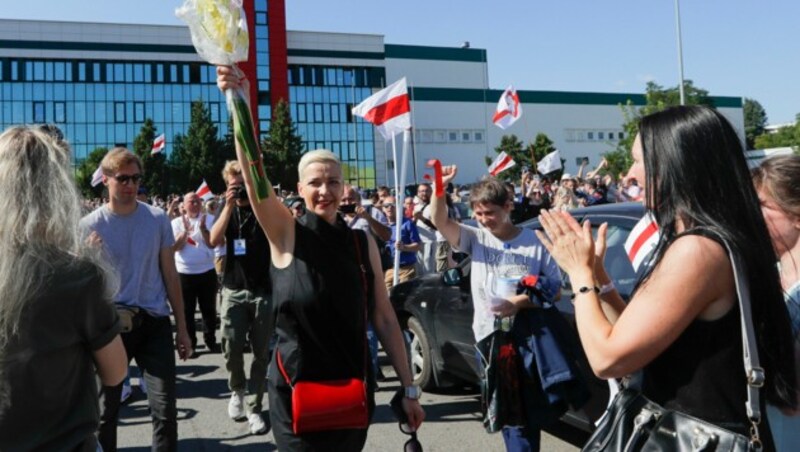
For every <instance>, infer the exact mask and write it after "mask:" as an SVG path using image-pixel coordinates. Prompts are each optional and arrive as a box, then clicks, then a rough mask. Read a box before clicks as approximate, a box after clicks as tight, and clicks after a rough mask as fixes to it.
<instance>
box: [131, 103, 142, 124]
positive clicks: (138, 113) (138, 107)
mask: <svg viewBox="0 0 800 452" xmlns="http://www.w3.org/2000/svg"><path fill="white" fill-rule="evenodd" d="M133 120H134V121H136V122H137V123H142V122H144V102H134V103H133Z"/></svg>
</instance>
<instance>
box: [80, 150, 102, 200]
mask: <svg viewBox="0 0 800 452" xmlns="http://www.w3.org/2000/svg"><path fill="white" fill-rule="evenodd" d="M107 152H108V149H107V148H96V149H95V150H93V151H92V152H90V153H89V155H88V156H86V159H85V160H84V161H83V162H81V164H80V165H78V167H77V168H76V169H75V183H76V184H78V190H80V192H81V194H82V195H83V196H84V197H85V198H94V197H95V196H97V195H98V194H99V192H100V191H101V190H102V187H100V186H98V187H92V175H93V174H94V172H95V171H96V170H97V167H99V166H100V162H101V161H102V160H103V157H105V156H106V153H107Z"/></svg>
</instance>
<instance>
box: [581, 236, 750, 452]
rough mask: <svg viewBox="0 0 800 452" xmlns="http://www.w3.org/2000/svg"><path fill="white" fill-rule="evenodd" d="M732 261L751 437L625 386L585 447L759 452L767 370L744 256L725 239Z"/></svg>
mask: <svg viewBox="0 0 800 452" xmlns="http://www.w3.org/2000/svg"><path fill="white" fill-rule="evenodd" d="M723 243H724V245H725V248H726V249H727V251H728V256H730V259H731V264H732V265H733V275H734V281H735V282H736V294H737V296H738V298H739V308H740V309H739V311H740V312H741V323H742V343H743V349H744V365H745V375H747V402H746V407H747V416H748V419H749V421H750V424H751V428H750V437H749V438H748V437H747V436H745V435H742V434H741V433H735V432H732V431H730V430H727V429H724V428H722V427H719V426H716V425H714V424H712V423H710V422H706V421H703V420H701V419H698V418H696V417H693V416H690V415H688V414H686V413H682V412H680V411H675V410H668V409H665V408H663V407H661V406H660V405H658V404H657V403H655V402H653V401H651V400H649V399H647V397H645V396H643V395H642V394H641V393H640V392H639V391H637V390H635V389H631V388H626V389H623V390H622V391H620V392H619V393H618V394H617V395H616V397H615V398H614V400H613V401H612V403H611V405H609V407H608V409H607V410H606V413H605V414H604V415H603V418H602V419H601V421H600V424H599V425H598V426H597V428H596V429H595V431H594V433H593V434H592V436H591V438H589V441H588V442H587V443H586V445H585V446H583V449H582V452H601V451H602V452H610V451H615V452H616V451H619V452H623V451H624V452H633V451H666V452H669V451H723V450H724V451H731V452H740V451H741V452H745V451H759V450H761V440H760V439H759V435H758V425H759V423H760V422H761V411H760V405H759V388H761V387H762V386H763V385H764V370H763V369H762V368H761V367H759V360H758V349H757V348H756V343H755V334H754V331H753V322H752V319H751V318H750V288H749V287H748V283H747V279H746V278H745V277H744V271H743V269H744V265H742V262H741V258H740V257H739V256H738V255H737V254H734V253H733V251H732V250H731V247H730V245H728V243H726V242H724V241H723Z"/></svg>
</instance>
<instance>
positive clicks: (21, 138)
mask: <svg viewBox="0 0 800 452" xmlns="http://www.w3.org/2000/svg"><path fill="white" fill-rule="evenodd" d="M0 193H2V194H3V196H2V197H0V212H2V215H0V236H1V237H3V240H0V450H80V451H94V450H96V448H97V440H96V438H95V435H94V433H95V430H96V429H97V425H98V423H99V420H100V418H99V413H98V409H97V407H98V396H97V394H98V388H97V384H96V378H95V375H96V374H97V375H98V376H99V377H100V381H101V382H102V384H104V385H116V384H119V383H120V382H121V381H122V379H123V378H124V377H125V370H126V365H127V360H126V357H125V349H124V347H123V345H122V340H121V339H120V336H119V331H120V323H119V318H118V316H117V312H116V310H115V309H114V307H113V305H112V304H111V297H112V295H113V293H114V291H115V290H116V286H117V285H118V282H117V280H116V277H115V276H114V273H113V272H111V271H110V267H109V264H108V263H107V262H106V261H104V260H103V258H102V257H101V256H100V254H99V253H97V251H96V250H95V249H94V248H92V247H89V246H88V245H87V244H85V242H84V241H83V240H82V239H81V233H80V231H79V228H78V222H79V220H80V217H81V200H80V196H79V194H78V191H77V189H76V187H75V183H74V180H73V177H72V172H71V168H70V150H69V147H68V145H67V144H66V143H64V142H63V141H62V140H61V139H60V137H58V136H54V135H53V134H52V132H51V131H50V130H47V129H43V128H35V127H14V128H11V129H8V130H7V131H5V132H4V133H3V134H2V135H0Z"/></svg>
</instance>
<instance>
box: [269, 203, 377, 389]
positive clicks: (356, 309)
mask: <svg viewBox="0 0 800 452" xmlns="http://www.w3.org/2000/svg"><path fill="white" fill-rule="evenodd" d="M355 240H358V249H360V251H361V262H362V263H363V266H364V268H365V270H366V274H365V275H364V276H365V278H366V281H367V287H368V300H364V284H363V280H362V275H361V273H362V270H361V267H360V265H359V260H358V259H357V257H356V249H357V247H356V243H355ZM293 254H294V257H293V259H292V262H291V264H290V265H289V266H288V267H286V268H283V269H279V268H276V267H275V266H274V265H272V266H271V275H272V296H273V303H274V306H275V314H276V320H275V334H276V335H277V337H278V343H277V349H278V351H279V352H280V354H281V360H282V362H283V365H284V368H285V369H286V372H287V373H288V375H289V378H290V379H291V380H292V382H294V381H297V380H298V379H299V380H306V381H319V380H329V379H342V378H354V377H355V378H362V377H364V370H365V363H367V362H368V355H366V353H368V352H367V347H366V333H365V332H366V325H365V319H364V315H365V313H364V306H365V302H367V304H368V309H369V311H370V312H371V311H372V309H373V307H374V296H373V294H374V290H373V287H372V286H373V284H372V282H373V281H374V279H373V278H374V274H373V272H372V268H371V266H370V265H369V253H368V249H367V240H366V235H365V234H364V233H363V231H354V230H351V229H350V228H348V227H347V225H346V224H345V222H344V220H342V218H341V217H337V221H336V223H335V224H333V225H331V224H330V223H328V222H326V221H325V220H323V219H322V218H320V217H318V216H317V215H315V214H314V213H312V212H308V213H306V214H305V216H303V217H302V218H301V219H299V220H297V221H295V246H294V253H293ZM368 367H369V366H367V368H368ZM277 370H278V369H272V370H271V371H270V375H271V377H270V378H276V379H280V380H283V375H281V374H280V372H279V371H277ZM276 374H277V375H276Z"/></svg>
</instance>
